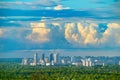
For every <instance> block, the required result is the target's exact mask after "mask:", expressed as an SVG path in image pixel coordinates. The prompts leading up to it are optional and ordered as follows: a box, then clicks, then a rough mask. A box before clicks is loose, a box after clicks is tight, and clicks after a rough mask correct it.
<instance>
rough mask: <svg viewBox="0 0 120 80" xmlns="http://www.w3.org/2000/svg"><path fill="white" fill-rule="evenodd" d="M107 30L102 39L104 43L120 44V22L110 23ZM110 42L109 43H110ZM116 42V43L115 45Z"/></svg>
mask: <svg viewBox="0 0 120 80" xmlns="http://www.w3.org/2000/svg"><path fill="white" fill-rule="evenodd" d="M107 26H108V28H107V30H106V31H105V32H104V33H103V38H102V39H101V40H102V42H103V43H108V44H109V43H110V44H112V45H111V46H113V45H114V46H120V24H119V23H108V25H107ZM110 44H109V45H110ZM115 44H116V45H115Z"/></svg>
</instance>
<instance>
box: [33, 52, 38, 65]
mask: <svg viewBox="0 0 120 80" xmlns="http://www.w3.org/2000/svg"><path fill="white" fill-rule="evenodd" d="M37 57H38V56H37V53H35V54H34V65H37Z"/></svg>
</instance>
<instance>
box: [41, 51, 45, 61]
mask: <svg viewBox="0 0 120 80" xmlns="http://www.w3.org/2000/svg"><path fill="white" fill-rule="evenodd" d="M42 60H43V61H45V54H44V53H43V54H42Z"/></svg>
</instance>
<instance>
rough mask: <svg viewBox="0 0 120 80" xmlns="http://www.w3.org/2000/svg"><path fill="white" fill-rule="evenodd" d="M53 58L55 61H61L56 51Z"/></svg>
mask: <svg viewBox="0 0 120 80" xmlns="http://www.w3.org/2000/svg"><path fill="white" fill-rule="evenodd" d="M53 58H54V63H59V54H57V53H54V54H53Z"/></svg>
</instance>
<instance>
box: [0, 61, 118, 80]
mask: <svg viewBox="0 0 120 80" xmlns="http://www.w3.org/2000/svg"><path fill="white" fill-rule="evenodd" d="M0 80H120V66H117V65H116V66H115V65H109V66H104V67H100V66H95V67H82V66H29V65H26V66H23V65H20V64H17V63H0Z"/></svg>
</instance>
